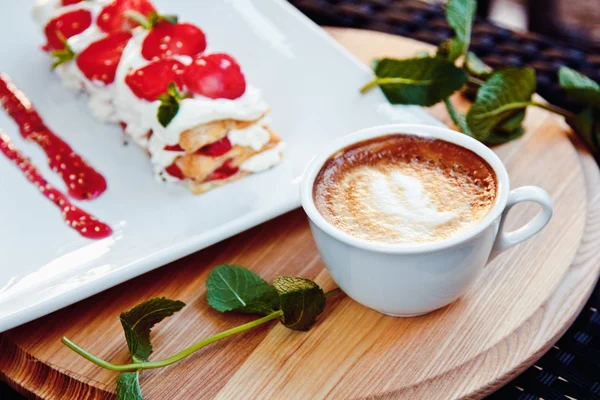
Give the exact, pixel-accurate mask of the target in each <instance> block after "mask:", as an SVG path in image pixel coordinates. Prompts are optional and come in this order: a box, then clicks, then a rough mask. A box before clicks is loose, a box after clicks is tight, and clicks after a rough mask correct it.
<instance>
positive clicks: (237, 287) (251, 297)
mask: <svg viewBox="0 0 600 400" xmlns="http://www.w3.org/2000/svg"><path fill="white" fill-rule="evenodd" d="M206 290H207V291H206V294H207V295H206V298H207V299H208V304H209V305H210V306H211V307H212V308H214V309H215V310H217V311H220V312H227V311H237V312H243V313H247V314H260V315H268V314H270V313H272V312H274V311H276V310H278V309H279V296H278V294H277V291H276V290H275V288H274V287H273V286H272V285H269V284H268V283H267V282H265V280H264V279H262V278H261V277H260V276H258V275H256V274H255V273H253V272H252V271H250V270H247V269H246V268H243V267H240V266H237V265H221V266H220V267H217V268H214V269H213V270H212V271H210V273H209V274H208V278H207V279H206Z"/></svg>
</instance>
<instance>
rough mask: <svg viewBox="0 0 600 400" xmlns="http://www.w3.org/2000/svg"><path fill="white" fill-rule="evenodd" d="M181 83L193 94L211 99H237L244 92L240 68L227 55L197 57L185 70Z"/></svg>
mask: <svg viewBox="0 0 600 400" xmlns="http://www.w3.org/2000/svg"><path fill="white" fill-rule="evenodd" d="M183 82H184V84H185V85H186V86H187V87H188V89H190V90H191V91H192V92H193V93H196V94H200V95H202V96H206V97H210V98H211V99H231V100H233V99H237V98H238V97H240V96H241V95H243V94H244V92H245V91H246V80H245V79H244V74H243V73H242V70H241V69H240V66H239V65H238V63H237V62H236V61H235V59H234V58H233V57H231V56H230V55H228V54H222V53H214V54H208V55H204V56H200V57H197V58H196V59H195V60H194V61H193V62H192V63H191V64H190V65H188V67H187V68H186V70H185V73H184V74H183Z"/></svg>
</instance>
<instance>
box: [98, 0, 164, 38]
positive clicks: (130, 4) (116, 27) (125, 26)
mask: <svg viewBox="0 0 600 400" xmlns="http://www.w3.org/2000/svg"><path fill="white" fill-rule="evenodd" d="M126 11H133V12H136V13H140V14H141V15H143V16H144V17H148V16H149V15H150V14H151V13H153V12H154V11H155V9H154V6H153V5H152V3H150V1H148V0H114V1H113V2H112V3H110V4H109V5H107V6H106V7H104V8H103V9H102V11H101V12H100V15H98V20H97V22H96V24H97V25H98V28H100V29H102V30H103V31H104V32H107V33H111V32H118V31H129V30H132V29H133V28H135V27H136V26H138V23H137V22H136V21H134V20H133V19H131V18H129V17H127V16H126V15H124V13H125V12H126Z"/></svg>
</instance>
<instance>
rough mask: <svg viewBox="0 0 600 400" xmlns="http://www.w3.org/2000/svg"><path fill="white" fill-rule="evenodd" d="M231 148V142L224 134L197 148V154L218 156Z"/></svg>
mask: <svg viewBox="0 0 600 400" xmlns="http://www.w3.org/2000/svg"><path fill="white" fill-rule="evenodd" d="M229 150H231V142H230V141H229V139H228V138H227V136H225V137H224V138H223V139H221V140H219V141H216V142H214V143H211V144H207V145H206V146H204V147H202V148H201V149H200V150H198V151H197V152H196V153H197V154H202V155H204V156H209V157H219V156H222V155H223V154H225V153H227V152H228V151H229Z"/></svg>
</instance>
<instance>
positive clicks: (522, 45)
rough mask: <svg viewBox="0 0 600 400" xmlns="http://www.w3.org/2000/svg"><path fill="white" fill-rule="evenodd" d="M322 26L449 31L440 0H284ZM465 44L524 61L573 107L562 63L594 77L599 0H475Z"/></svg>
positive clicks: (499, 63) (494, 61) (495, 58)
mask: <svg viewBox="0 0 600 400" xmlns="http://www.w3.org/2000/svg"><path fill="white" fill-rule="evenodd" d="M288 1H289V2H290V3H292V4H294V5H295V6H296V7H297V8H299V9H300V10H301V11H302V12H303V13H305V14H306V15H307V16H308V17H309V18H311V19H312V20H313V21H315V22H316V23H318V24H319V25H325V26H338V27H349V28H359V29H371V30H376V31H381V32H387V33H391V34H396V35H401V36H406V37H410V38H413V39H416V40H420V41H423V42H427V43H431V44H434V45H438V44H440V43H441V42H442V41H444V40H445V39H448V38H449V37H451V36H452V34H453V33H452V30H451V29H450V27H449V26H448V24H447V22H446V18H445V15H444V10H443V5H444V3H446V1H447V0H288ZM477 1H478V9H477V18H476V20H475V23H474V25H473V35H472V40H471V47H470V50H471V51H473V52H474V53H475V54H477V55H478V56H479V57H480V58H482V59H483V61H484V62H485V63H487V64H488V65H490V66H491V67H492V68H501V67H507V66H514V67H525V66H527V67H531V68H534V69H535V70H536V79H537V92H538V93H539V94H540V95H541V96H542V97H543V98H545V99H546V100H547V101H549V102H550V103H553V104H555V105H557V106H559V107H563V108H566V109H568V110H571V111H574V112H577V111H580V110H581V107H580V106H578V105H576V104H573V103H572V102H571V101H570V100H569V99H568V98H567V96H566V93H565V92H564V91H563V90H562V89H561V88H560V86H559V85H558V74H557V72H558V69H559V68H560V67H561V66H563V65H566V66H568V67H570V68H573V69H575V70H577V71H579V72H581V73H583V74H585V75H587V76H588V77H590V78H592V79H594V80H595V81H597V82H600V51H599V50H600V0H477Z"/></svg>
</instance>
